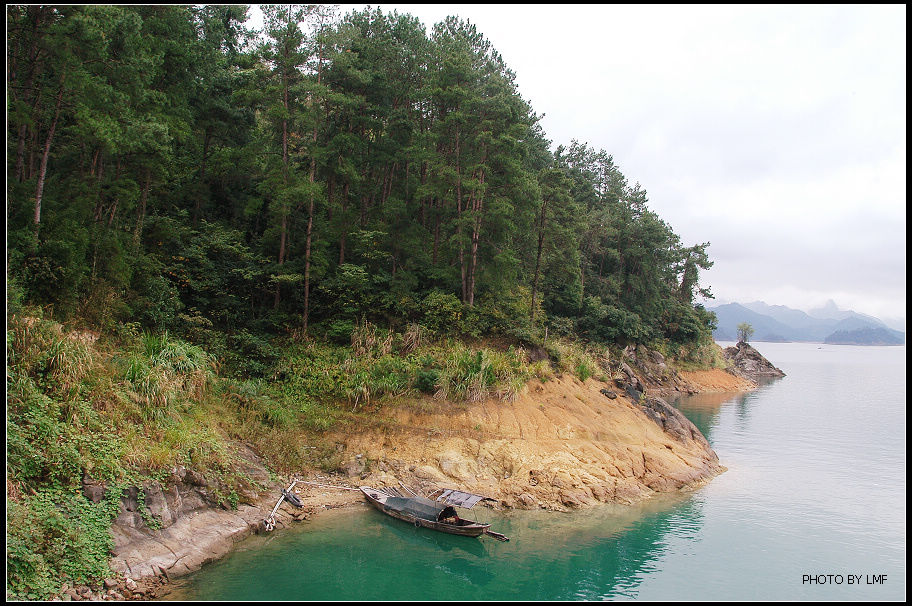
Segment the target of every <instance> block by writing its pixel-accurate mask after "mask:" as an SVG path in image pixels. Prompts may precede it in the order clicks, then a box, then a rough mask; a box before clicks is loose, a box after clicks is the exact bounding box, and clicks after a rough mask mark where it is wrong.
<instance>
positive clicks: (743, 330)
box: [738, 322, 754, 343]
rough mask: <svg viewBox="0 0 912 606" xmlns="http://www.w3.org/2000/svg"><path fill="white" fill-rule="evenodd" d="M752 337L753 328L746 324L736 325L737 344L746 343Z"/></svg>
mask: <svg viewBox="0 0 912 606" xmlns="http://www.w3.org/2000/svg"><path fill="white" fill-rule="evenodd" d="M753 335H754V327H753V326H751V325H750V323H748V322H741V323H740V324H738V342H739V343H747V342H748V341H749V340H750V338H751V337H752V336H753Z"/></svg>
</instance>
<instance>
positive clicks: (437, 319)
mask: <svg viewBox="0 0 912 606" xmlns="http://www.w3.org/2000/svg"><path fill="white" fill-rule="evenodd" d="M462 317H463V307H462V303H461V302H460V301H459V299H458V298H456V296H455V295H452V294H450V293H444V292H441V291H439V290H433V291H431V292H430V293H428V294H427V296H425V297H424V299H423V300H422V301H421V323H422V325H424V326H426V327H427V328H429V329H430V330H432V331H434V332H436V333H439V334H453V333H454V332H456V331H458V330H459V327H460V326H461V325H462Z"/></svg>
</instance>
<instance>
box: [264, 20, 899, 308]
mask: <svg viewBox="0 0 912 606" xmlns="http://www.w3.org/2000/svg"><path fill="white" fill-rule="evenodd" d="M363 6H364V5H344V4H343V5H341V12H342V13H343V14H344V13H347V12H349V11H350V10H352V9H353V8H361V7H363ZM374 6H378V5H374ZM379 6H380V8H382V9H383V10H384V11H385V12H392V11H393V10H397V11H398V12H400V13H410V14H412V15H414V16H416V17H418V18H419V19H420V20H421V21H422V22H423V23H424V24H425V26H426V27H427V29H428V31H430V29H431V27H432V26H433V24H434V23H436V22H438V21H441V20H443V19H444V18H445V17H446V16H447V15H457V16H459V17H461V18H463V19H465V20H468V21H471V22H472V23H473V24H475V26H476V27H477V28H478V30H479V31H480V32H481V33H483V34H484V35H485V37H486V38H488V40H490V41H491V43H492V44H493V46H494V48H496V49H497V50H498V51H499V52H500V54H501V55H502V56H503V58H504V60H505V61H506V63H507V65H508V66H509V67H510V69H512V70H513V71H514V72H515V73H516V81H517V84H518V86H519V91H520V94H521V95H522V96H523V97H524V98H525V99H527V100H528V101H529V102H530V103H531V105H532V108H533V109H534V110H535V111H536V112H537V113H538V114H545V117H544V118H543V120H542V126H543V128H544V131H545V133H546V135H547V136H548V138H550V139H551V140H552V141H553V142H554V144H555V145H557V144H569V142H570V140H571V139H573V138H575V139H578V140H579V141H581V142H587V143H589V144H590V145H591V146H592V147H594V148H596V149H604V150H606V151H607V152H608V153H609V154H612V155H613V156H614V161H615V163H616V164H617V165H618V166H619V167H620V169H621V171H622V172H623V173H624V175H625V176H626V177H627V179H628V181H629V182H630V183H631V184H633V183H636V182H639V183H641V184H642V186H643V187H644V188H645V189H646V191H647V193H648V197H649V206H650V208H652V209H653V210H654V211H655V212H656V213H657V214H658V215H659V216H660V217H662V218H663V219H664V220H665V221H667V222H668V223H669V224H670V225H671V226H672V228H673V229H674V230H675V232H676V233H677V234H679V235H680V236H681V238H682V240H683V242H684V244H685V245H690V244H695V243H700V242H706V241H709V242H711V246H710V247H709V255H710V258H711V259H712V260H714V261H715V265H714V266H713V268H712V269H711V270H709V271H707V272H704V275H703V279H702V280H701V283H702V284H704V285H709V286H710V287H711V289H712V291H713V293H714V294H715V295H716V298H717V300H716V301H715V302H713V301H710V302H709V304H710V305H713V304H716V303H719V302H726V301H729V300H731V301H739V302H748V301H753V300H763V301H766V302H767V303H769V304H771V305H788V306H790V307H796V308H800V309H808V308H811V307H815V306H819V305H822V304H823V303H824V302H825V301H826V300H827V299H833V300H835V301H836V303H837V304H838V305H839V306H840V307H842V308H844V309H845V308H849V309H854V310H855V311H859V312H863V313H868V314H872V315H876V316H880V317H905V307H906V284H905V274H906V266H905V257H906V228H905V223H906V207H905V200H906V7H905V6H904V5H890V6H845V5H836V6H825V5H811V6H718V5H713V6H657V5H634V6H618V5H610V6H598V5H559V6H558V5H542V4H531V5H490V4H485V5H482V4H467V5H458V4H446V5H438V4H424V5H422V4H415V5H406V4H380V5H379ZM256 13H257V10H256V9H255V7H254V10H252V11H251V15H252V16H253V20H252V22H256V17H257V16H258V15H257V14H256ZM260 22H261V21H260Z"/></svg>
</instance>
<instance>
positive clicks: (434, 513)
mask: <svg viewBox="0 0 912 606" xmlns="http://www.w3.org/2000/svg"><path fill="white" fill-rule="evenodd" d="M386 504H387V506H388V507H390V508H391V509H395V510H396V511H401V512H404V513H408V514H411V515H413V516H415V517H416V518H421V519H422V520H431V521H434V522H436V521H437V517H438V516H439V515H440V514H441V513H442V512H443V511H444V510H445V509H446V505H443V504H441V503H437V502H435V501H432V500H430V499H425V498H424V497H389V498H388V499H387V500H386Z"/></svg>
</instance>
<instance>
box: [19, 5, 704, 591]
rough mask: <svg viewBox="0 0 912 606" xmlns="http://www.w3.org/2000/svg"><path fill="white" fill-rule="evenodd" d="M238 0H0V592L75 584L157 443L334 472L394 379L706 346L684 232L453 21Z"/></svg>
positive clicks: (212, 476)
mask: <svg viewBox="0 0 912 606" xmlns="http://www.w3.org/2000/svg"><path fill="white" fill-rule="evenodd" d="M263 11H264V16H265V20H264V25H263V28H262V31H249V30H248V29H247V26H246V25H245V23H246V21H247V8H246V7H244V6H176V5H149V6H139V5H137V6H126V5H124V6H91V5H67V6H42V5H29V6H7V107H8V113H7V184H8V185H7V217H6V218H7V392H8V395H7V497H8V498H7V504H8V508H9V511H8V515H7V571H8V572H7V597H8V598H13V599H23V598H27V599H45V598H48V597H49V596H53V595H57V594H60V593H62V592H63V591H64V590H65V588H67V587H70V588H72V587H73V586H74V585H75V584H79V583H100V580H101V579H104V578H105V577H106V576H107V575H109V574H110V570H109V568H108V558H109V550H110V549H111V547H112V543H111V541H112V539H111V536H110V533H109V526H110V524H111V523H112V521H113V520H114V519H115V518H116V517H117V516H118V515H119V512H120V511H121V508H122V504H121V502H120V497H121V494H122V492H123V491H124V490H127V489H131V487H132V490H134V493H136V491H137V490H138V495H139V499H140V500H139V501H138V502H139V503H140V510H141V513H142V515H143V520H144V523H145V524H146V525H147V526H148V527H149V528H156V525H157V524H160V520H157V519H156V518H155V516H154V515H152V513H150V511H149V510H148V508H144V506H142V505H141V503H142V502H143V501H142V498H143V497H142V495H143V494H144V493H143V490H144V488H143V487H144V486H148V485H149V483H150V482H166V481H168V480H167V478H169V477H170V476H171V473H172V470H173V469H176V468H177V467H178V466H183V467H186V468H188V469H193V470H195V471H196V472H199V473H201V474H205V476H206V477H207V478H208V480H207V481H208V482H209V484H208V485H209V486H210V487H211V493H210V497H211V499H210V501H209V502H208V503H209V505H211V506H214V507H217V506H219V505H221V506H222V507H229V508H230V507H237V505H238V503H239V502H245V499H250V498H253V497H251V495H254V496H255V495H256V492H255V491H253V492H251V490H252V489H251V481H250V478H249V477H247V476H246V475H245V472H244V471H243V470H242V469H241V468H239V467H238V466H237V465H235V461H236V459H235V458H234V456H235V455H234V454H233V453H234V452H235V451H234V444H235V443H238V442H242V443H244V444H248V445H252V446H253V447H255V448H256V450H257V451H258V452H259V453H260V454H261V455H262V456H263V457H264V459H265V460H266V461H267V463H268V465H269V468H270V470H271V472H273V473H275V474H281V473H298V472H299V471H300V470H302V469H305V468H310V469H314V468H316V469H319V470H322V471H325V472H332V471H334V470H337V469H338V468H339V465H340V458H339V457H340V456H341V455H340V454H339V451H338V448H337V445H336V444H333V443H331V442H330V441H326V442H325V443H324V442H322V441H321V439H322V438H321V437H320V436H321V435H322V434H321V432H326V430H328V429H329V428H337V429H338V428H340V427H342V428H345V427H349V426H358V423H362V424H363V423H365V422H367V421H365V419H368V418H369V417H370V415H372V414H374V415H376V414H380V412H382V411H381V407H382V406H383V405H386V404H384V403H390V405H393V404H392V402H393V401H394V400H395V398H412V400H411V401H413V402H414V401H419V399H420V398H425V399H429V398H430V397H431V396H436V397H437V398H438V401H440V402H443V404H441V405H446V403H447V402H452V401H457V400H470V399H480V398H485V397H492V396H493V397H501V398H509V397H510V395H511V394H515V393H517V392H518V390H520V389H522V386H523V385H524V384H525V383H526V382H527V381H528V380H530V379H531V378H538V379H541V380H548V379H549V378H550V377H553V376H555V375H556V374H559V373H570V374H573V375H575V376H576V377H578V378H579V379H581V380H584V381H585V380H586V379H588V378H589V377H595V378H597V379H600V380H603V381H609V380H611V376H612V373H615V372H618V368H619V367H620V366H619V365H620V364H621V363H622V361H623V358H622V357H621V354H620V352H621V350H622V349H623V348H624V347H625V346H627V345H630V344H644V345H648V346H649V347H652V348H655V349H658V350H659V351H661V352H662V353H664V354H666V355H667V356H669V359H670V360H676V361H678V362H681V363H691V364H707V363H711V362H712V361H713V360H714V355H715V353H714V349H713V342H712V337H711V333H712V330H713V328H715V316H714V315H713V314H712V313H710V312H708V311H706V310H705V309H704V308H703V307H702V306H701V305H699V304H696V303H695V301H696V299H697V298H698V297H700V296H704V297H706V296H711V295H710V293H709V291H708V289H706V288H704V287H702V286H701V285H700V283H699V277H700V276H699V272H700V270H701V269H707V268H709V267H710V266H711V264H712V263H711V261H710V259H709V257H708V255H707V247H708V246H709V244H708V243H700V244H695V245H686V244H685V243H683V242H681V239H680V238H679V237H678V236H677V235H676V234H675V233H674V231H673V230H672V228H671V227H670V226H669V225H668V224H666V223H665V222H664V221H663V220H662V219H661V218H660V217H658V216H657V215H656V214H655V213H654V212H653V211H651V210H650V209H649V207H648V199H647V195H646V191H645V190H644V189H643V188H642V187H641V186H640V185H639V184H638V183H636V184H633V185H631V184H630V183H629V182H628V181H627V179H626V178H625V176H624V175H623V174H622V173H621V171H620V169H619V167H618V165H617V164H616V163H615V161H614V159H613V157H612V156H611V155H609V154H608V153H607V152H606V151H604V150H598V149H593V148H592V147H590V146H589V145H588V144H584V143H580V142H578V141H576V140H573V141H570V142H569V143H566V144H562V145H560V144H559V145H553V144H552V142H551V141H549V140H548V139H547V138H546V134H545V133H544V132H543V130H542V127H541V124H540V116H538V115H537V114H536V113H535V112H534V111H533V109H532V107H531V106H530V104H529V102H527V101H526V100H524V99H523V98H522V96H521V95H520V92H519V91H518V90H517V86H516V82H515V76H514V74H513V72H511V71H510V69H509V68H508V66H507V65H505V63H504V61H503V59H502V58H501V56H500V55H499V54H498V53H497V51H496V50H495V49H494V46H493V45H492V43H491V42H490V41H488V40H487V39H486V38H485V37H484V36H483V35H482V33H480V32H478V31H477V30H476V28H475V27H474V26H473V25H471V24H470V23H469V22H468V21H465V20H462V19H459V18H455V17H450V18H447V19H446V20H445V21H443V22H441V23H437V24H435V25H434V26H433V27H432V28H431V29H430V31H427V30H426V28H425V26H424V25H423V24H422V23H421V22H419V21H418V20H417V19H416V18H414V17H413V16H410V15H402V14H397V13H392V14H385V13H383V12H381V11H380V10H364V11H354V12H350V13H348V14H346V15H340V14H338V12H337V11H336V10H334V9H333V8H331V7H327V6H264V7H263ZM597 119H598V117H597V116H594V117H593V120H597ZM581 136H582V137H585V133H581ZM716 349H717V348H716ZM530 352H531V354H530ZM378 411H380V412H378ZM349 424H350V425H349ZM304 433H307V435H308V438H307V442H306V443H307V444H309V445H310V446H305V445H304V442H303V441H302V439H301V435H303V434H304ZM276 477H278V476H276ZM97 486H102V487H103V488H104V490H103V491H102V492H103V494H104V497H103V498H101V500H100V501H99V500H98V498H96V497H98V494H100V493H99V492H98V491H96V490H94V489H93V490H91V491H90V490H88V488H87V487H97ZM90 497H91V498H90Z"/></svg>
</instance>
